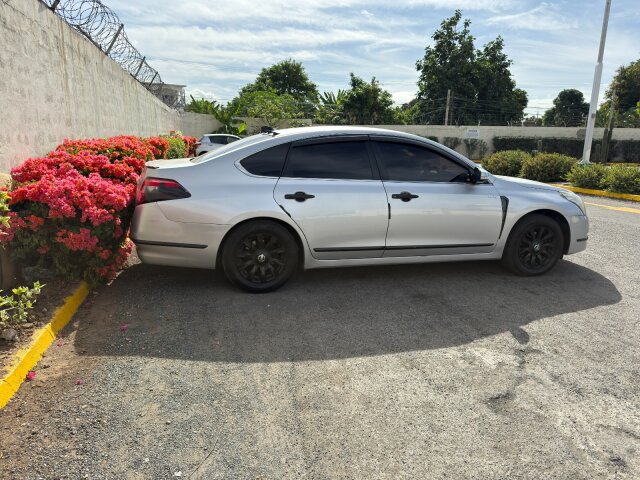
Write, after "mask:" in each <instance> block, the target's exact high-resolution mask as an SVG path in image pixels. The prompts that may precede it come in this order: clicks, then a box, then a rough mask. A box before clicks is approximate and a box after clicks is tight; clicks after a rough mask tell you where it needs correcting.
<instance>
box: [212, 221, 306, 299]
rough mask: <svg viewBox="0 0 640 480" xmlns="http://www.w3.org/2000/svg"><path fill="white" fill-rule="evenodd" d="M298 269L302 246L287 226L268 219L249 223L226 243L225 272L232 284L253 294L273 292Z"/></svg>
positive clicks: (231, 234) (224, 248)
mask: <svg viewBox="0 0 640 480" xmlns="http://www.w3.org/2000/svg"><path fill="white" fill-rule="evenodd" d="M297 268H298V244H297V243H296V241H295V239H294V238H293V236H292V235H291V233H289V231H288V230H287V229H286V228H284V227H283V226H281V225H279V224H277V223H275V222H270V221H268V220H257V221H254V222H250V223H246V224H244V225H241V226H239V227H238V228H236V229H235V230H233V231H232V232H231V233H230V234H229V236H228V237H227V239H226V240H225V242H224V245H223V250H222V269H223V270H224V273H225V275H226V276H227V278H228V279H229V281H230V282H231V283H233V284H234V285H236V286H238V287H240V288H241V289H243V290H246V291H248V292H252V293H265V292H272V291H273V290H276V289H278V288H280V287H281V286H282V285H284V284H285V283H286V282H287V280H289V278H291V276H292V275H293V274H294V272H295V271H296V269H297Z"/></svg>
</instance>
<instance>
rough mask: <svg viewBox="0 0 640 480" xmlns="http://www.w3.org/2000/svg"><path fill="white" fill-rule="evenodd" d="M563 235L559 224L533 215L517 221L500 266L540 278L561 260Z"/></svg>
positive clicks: (523, 274)
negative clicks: (539, 276)
mask: <svg viewBox="0 0 640 480" xmlns="http://www.w3.org/2000/svg"><path fill="white" fill-rule="evenodd" d="M563 249H564V236H563V234H562V229H561V228H560V225H558V222H556V221H555V220H553V219H552V218H549V217H547V216H545V215H539V214H532V215H529V216H526V217H525V218H523V219H522V220H520V221H519V222H518V223H517V224H516V226H515V227H514V228H513V230H512V231H511V233H510V234H509V238H508V239H507V244H506V246H505V249H504V252H503V254H502V264H503V265H504V266H505V267H506V268H508V269H509V270H511V271H512V272H513V273H515V274H517V275H522V276H534V275H542V274H543V273H547V272H548V271H549V270H551V269H552V268H553V267H554V265H555V264H556V263H558V260H560V259H561V258H562V255H563Z"/></svg>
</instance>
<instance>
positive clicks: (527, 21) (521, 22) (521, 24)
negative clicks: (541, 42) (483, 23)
mask: <svg viewBox="0 0 640 480" xmlns="http://www.w3.org/2000/svg"><path fill="white" fill-rule="evenodd" d="M487 24H489V25H501V26H504V27H506V28H512V29H518V30H521V29H524V30H538V31H548V30H566V29H571V28H577V27H578V22H577V20H575V19H569V18H567V16H565V15H564V14H563V13H562V12H561V10H560V7H559V6H557V5H555V4H552V3H542V4H541V5H539V6H537V7H535V8H532V9H531V10H528V11H526V12H521V13H515V14H511V15H498V16H494V17H491V18H489V19H488V20H487Z"/></svg>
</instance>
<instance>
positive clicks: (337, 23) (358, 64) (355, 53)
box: [103, 0, 640, 115]
mask: <svg viewBox="0 0 640 480" xmlns="http://www.w3.org/2000/svg"><path fill="white" fill-rule="evenodd" d="M103 3H105V4H106V5H108V6H109V7H111V8H112V9H113V10H114V11H115V12H116V14H117V15H118V16H119V17H120V19H121V21H122V22H123V23H124V24H125V31H126V32H127V35H128V37H129V39H130V40H131V42H132V43H133V44H134V45H135V46H136V47H137V48H138V50H140V52H141V53H142V54H143V55H145V56H146V57H147V60H148V62H149V64H150V65H151V66H153V67H154V68H156V69H157V70H158V71H159V72H160V75H161V77H162V80H163V81H164V82H166V83H178V84H184V85H187V93H190V94H193V95H194V96H195V97H199V98H207V99H215V100H217V101H219V102H222V103H226V102H227V101H229V100H230V99H232V98H233V97H234V96H235V95H236V93H237V92H238V90H239V89H240V87H242V86H243V85H245V84H247V83H249V82H252V81H253V80H254V79H255V77H256V75H257V74H258V73H259V72H260V70H261V69H262V68H264V67H267V66H269V65H272V64H273V63H276V62H279V61H281V60H284V59H287V58H293V59H295V60H298V61H301V62H303V65H304V66H305V68H306V70H307V73H308V75H309V77H310V78H311V79H312V80H313V81H314V82H316V83H317V84H318V87H319V90H320V91H321V92H324V91H334V92H335V91H337V90H338V89H340V88H342V89H345V88H347V86H348V81H349V73H350V72H353V73H355V74H356V75H358V76H361V77H363V78H365V79H367V80H370V79H371V77H372V76H375V77H376V78H377V79H378V80H379V81H380V82H381V84H382V85H383V86H384V88H385V89H386V90H388V91H390V92H391V93H392V95H393V99H394V102H395V103H396V104H402V103H404V102H407V101H409V100H411V99H412V98H413V97H414V96H415V94H416V92H417V86H416V82H417V80H418V72H417V71H416V69H415V62H416V61H417V60H419V59H421V58H422V57H423V55H424V49H425V47H426V46H427V45H429V44H431V43H432V39H431V35H432V34H433V32H434V31H435V30H436V29H437V28H438V27H439V25H440V23H441V22H442V20H443V19H444V18H447V17H450V16H451V15H452V14H453V13H454V10H455V9H456V8H459V9H461V10H462V13H463V17H464V18H469V19H470V20H471V22H472V23H471V33H472V34H473V35H474V36H475V37H476V48H480V47H481V46H482V45H484V44H485V43H486V42H488V41H490V40H493V39H494V38H495V37H496V36H498V35H501V36H502V37H503V38H504V40H505V51H506V53H507V55H508V56H509V58H510V59H511V60H512V61H513V65H512V67H511V72H512V74H513V77H514V79H515V81H516V83H517V86H518V87H520V88H522V89H524V90H525V91H527V93H528V96H529V107H528V109H527V110H526V111H527V113H530V114H536V113H538V114H540V115H541V114H542V113H543V112H544V110H545V109H546V108H549V107H550V106H551V105H552V101H553V99H554V98H555V96H556V95H557V94H558V92H559V91H560V90H562V89H564V88H577V89H578V90H581V91H582V92H583V93H584V95H585V98H586V99H587V101H588V100H589V98H590V96H591V85H592V83H593V73H594V67H595V63H596V59H597V52H598V44H599V41H600V31H601V28H602V16H603V12H604V5H605V0H584V1H581V0H558V1H546V2H541V1H537V0H399V1H396V2H392V1H389V0H296V1H286V0H269V1H268V2H256V1H250V0H235V1H224V2H221V1H217V0H183V1H175V0H136V1H135V2H132V1H131V0H103ZM638 58H640V8H639V6H638V0H613V1H612V8H611V17H610V21H609V33H608V36H607V46H606V50H605V56H604V73H603V77H602V88H601V96H600V98H601V99H602V94H604V91H605V89H606V88H607V85H608V84H609V82H610V81H611V79H612V77H613V75H614V73H615V70H616V69H617V68H618V67H619V66H620V65H623V64H628V63H630V62H631V61H634V60H637V59H638Z"/></svg>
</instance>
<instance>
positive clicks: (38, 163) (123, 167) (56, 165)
mask: <svg viewBox="0 0 640 480" xmlns="http://www.w3.org/2000/svg"><path fill="white" fill-rule="evenodd" d="M143 168H144V161H143V160H140V159H138V158H135V157H123V158H121V159H118V160H115V161H113V162H111V161H110V160H109V158H108V157H106V156H104V155H96V154H93V153H91V152H84V151H81V152H78V153H77V154H75V155H74V154H71V153H68V152H66V151H59V150H56V151H54V152H51V153H49V154H48V155H47V156H46V157H44V158H30V159H28V160H26V161H24V162H23V163H22V164H21V165H19V166H18V167H15V168H14V169H13V170H11V175H12V176H13V178H14V180H16V181H17V182H20V183H24V182H34V181H38V180H40V179H41V178H42V177H43V176H44V175H47V174H52V173H54V172H55V173H54V174H55V175H56V176H58V177H64V176H65V175H66V173H67V172H70V171H72V170H75V171H77V172H79V173H81V174H82V175H85V176H88V175H90V174H91V173H97V174H99V175H100V176H101V177H102V178H110V179H114V180H118V181H121V182H125V183H131V184H135V183H136V182H137V181H138V176H139V175H140V173H141V172H142V169H143Z"/></svg>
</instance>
